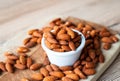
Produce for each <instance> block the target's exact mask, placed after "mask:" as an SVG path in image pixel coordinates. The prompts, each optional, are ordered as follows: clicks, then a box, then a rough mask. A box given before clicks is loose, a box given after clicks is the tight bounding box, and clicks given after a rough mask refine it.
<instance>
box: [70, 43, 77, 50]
mask: <svg viewBox="0 0 120 81" xmlns="http://www.w3.org/2000/svg"><path fill="white" fill-rule="evenodd" d="M69 47H70V49H71V50H75V49H76V47H75V44H74V42H72V41H70V42H69Z"/></svg>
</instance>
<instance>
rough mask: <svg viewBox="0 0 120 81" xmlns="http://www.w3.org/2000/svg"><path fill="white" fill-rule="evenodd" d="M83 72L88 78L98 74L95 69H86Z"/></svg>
mask: <svg viewBox="0 0 120 81" xmlns="http://www.w3.org/2000/svg"><path fill="white" fill-rule="evenodd" d="M83 72H84V73H85V74H86V75H88V76H89V75H93V74H95V73H96V71H95V69H84V70H83Z"/></svg>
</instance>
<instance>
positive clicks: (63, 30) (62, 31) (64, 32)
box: [57, 29, 66, 37]
mask: <svg viewBox="0 0 120 81" xmlns="http://www.w3.org/2000/svg"><path fill="white" fill-rule="evenodd" d="M61 34H66V30H65V29H60V30H59V32H58V33H57V37H59V35H61Z"/></svg>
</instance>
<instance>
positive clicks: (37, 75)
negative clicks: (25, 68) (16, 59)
mask: <svg viewBox="0 0 120 81" xmlns="http://www.w3.org/2000/svg"><path fill="white" fill-rule="evenodd" d="M31 78H32V79H33V80H37V81H39V80H42V79H43V75H42V74H41V73H34V74H32V76H31Z"/></svg>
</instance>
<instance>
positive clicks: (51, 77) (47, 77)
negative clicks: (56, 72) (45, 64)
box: [43, 76, 56, 81]
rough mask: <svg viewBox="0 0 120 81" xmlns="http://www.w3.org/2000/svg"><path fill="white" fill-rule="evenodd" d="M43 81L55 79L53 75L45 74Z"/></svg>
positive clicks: (54, 80)
mask: <svg viewBox="0 0 120 81" xmlns="http://www.w3.org/2000/svg"><path fill="white" fill-rule="evenodd" d="M43 81H56V77H54V76H46V77H45V78H44V79H43Z"/></svg>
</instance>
